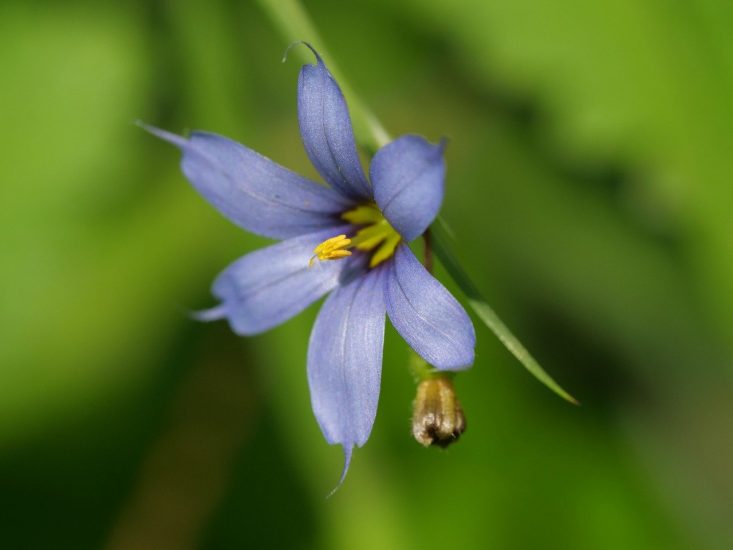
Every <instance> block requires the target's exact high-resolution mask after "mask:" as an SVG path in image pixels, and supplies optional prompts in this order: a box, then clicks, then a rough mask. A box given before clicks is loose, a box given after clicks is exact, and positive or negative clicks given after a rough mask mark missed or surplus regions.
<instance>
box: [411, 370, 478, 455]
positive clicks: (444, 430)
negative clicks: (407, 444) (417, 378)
mask: <svg viewBox="0 0 733 550" xmlns="http://www.w3.org/2000/svg"><path fill="white" fill-rule="evenodd" d="M465 430H466V418H465V416H463V409H462V408H461V404H460V403H459V402H458V398H457V397H456V389H455V387H454V386H453V382H452V381H451V380H450V378H448V377H446V376H435V377H433V378H429V379H427V380H423V381H422V382H420V384H419V385H418V387H417V395H416V396H415V402H414V403H413V413H412V435H413V436H414V437H415V440H416V441H417V442H418V443H420V444H421V445H423V446H425V447H429V446H430V445H438V446H440V447H447V446H448V445H450V444H451V443H454V442H455V441H458V438H459V437H460V436H461V434H462V433H463V432H464V431H465Z"/></svg>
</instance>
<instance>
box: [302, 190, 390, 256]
mask: <svg viewBox="0 0 733 550" xmlns="http://www.w3.org/2000/svg"><path fill="white" fill-rule="evenodd" d="M341 218H342V219H344V220H346V221H347V222H350V223H352V224H354V225H360V226H362V227H361V228H360V229H359V230H358V231H357V232H356V235H354V236H353V237H351V238H348V237H347V236H346V235H337V236H335V237H331V238H330V239H326V240H325V241H323V242H322V243H321V244H319V245H318V246H317V247H316V248H315V249H314V250H313V257H312V258H311V259H310V261H309V262H308V266H309V267H310V266H312V265H313V262H314V261H315V260H316V258H317V259H319V260H338V259H341V258H345V257H347V256H351V252H350V250H349V249H353V248H356V249H357V250H360V251H362V252H367V253H371V258H370V260H369V267H376V266H378V265H379V264H381V263H382V262H384V261H386V260H388V259H390V258H391V257H392V256H393V255H394V252H395V250H396V249H397V245H399V244H400V242H401V241H402V237H401V236H400V234H399V233H398V232H397V231H396V230H395V229H394V227H392V226H391V225H390V224H389V222H388V221H387V220H386V219H385V217H384V216H383V215H382V212H380V210H379V208H378V207H377V205H376V204H363V205H361V206H357V207H356V208H354V209H352V210H349V211H348V212H345V213H344V214H342V215H341Z"/></svg>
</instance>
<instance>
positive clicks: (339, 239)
mask: <svg viewBox="0 0 733 550" xmlns="http://www.w3.org/2000/svg"><path fill="white" fill-rule="evenodd" d="M349 245H351V239H349V238H348V237H347V236H346V235H336V236H335V237H331V238H330V239H326V240H325V241H323V242H322V243H321V244H319V245H318V246H317V247H315V249H313V257H312V258H311V259H310V261H309V262H308V267H310V266H312V265H313V262H314V261H315V259H316V258H318V259H319V260H338V259H340V258H345V257H346V256H351V252H350V251H348V250H346V249H347V248H349Z"/></svg>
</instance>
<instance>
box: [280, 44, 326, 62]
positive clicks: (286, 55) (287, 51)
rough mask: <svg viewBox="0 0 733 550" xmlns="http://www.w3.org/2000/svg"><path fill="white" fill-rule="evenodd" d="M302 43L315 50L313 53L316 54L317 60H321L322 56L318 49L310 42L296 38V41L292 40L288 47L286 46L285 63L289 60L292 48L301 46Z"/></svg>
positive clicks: (283, 59)
mask: <svg viewBox="0 0 733 550" xmlns="http://www.w3.org/2000/svg"><path fill="white" fill-rule="evenodd" d="M301 44H302V45H303V46H305V47H306V48H308V49H309V50H310V51H312V52H313V55H315V56H316V61H318V62H320V61H321V56H320V55H319V54H318V52H317V51H316V49H315V48H314V47H313V46H311V44H310V43H309V42H306V41H305V40H296V41H295V42H291V43H290V44H289V45H288V47H287V48H285V53H283V58H282V62H283V63H285V62H286V61H287V60H288V55H289V54H290V50H292V49H293V48H294V47H295V46H300V45H301Z"/></svg>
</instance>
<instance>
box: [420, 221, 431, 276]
mask: <svg viewBox="0 0 733 550" xmlns="http://www.w3.org/2000/svg"><path fill="white" fill-rule="evenodd" d="M422 238H423V243H424V250H425V254H424V258H423V264H424V265H425V269H427V270H428V273H430V274H431V275H432V273H433V245H432V237H431V235H430V228H429V227H428V228H427V229H426V230H425V233H423V234H422Z"/></svg>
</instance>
